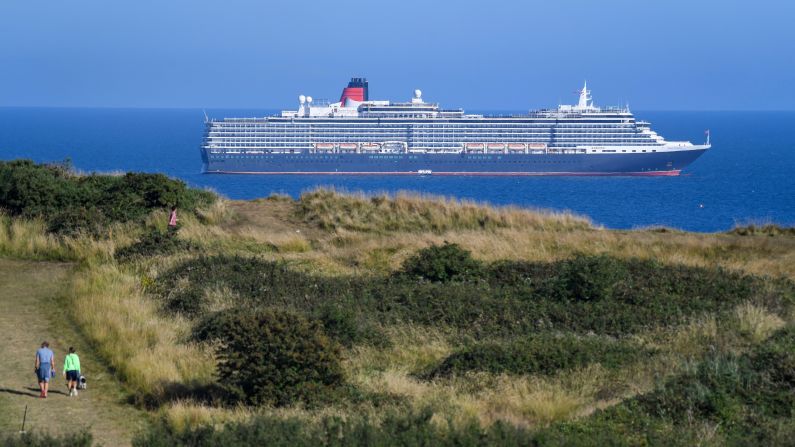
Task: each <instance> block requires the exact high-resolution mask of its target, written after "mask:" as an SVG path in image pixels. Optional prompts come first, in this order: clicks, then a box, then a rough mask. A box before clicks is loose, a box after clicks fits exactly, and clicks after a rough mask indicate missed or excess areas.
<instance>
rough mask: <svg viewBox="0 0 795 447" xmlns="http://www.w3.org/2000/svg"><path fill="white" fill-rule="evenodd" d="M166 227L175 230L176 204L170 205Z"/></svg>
mask: <svg viewBox="0 0 795 447" xmlns="http://www.w3.org/2000/svg"><path fill="white" fill-rule="evenodd" d="M168 229H169V230H172V231H174V230H176V229H177V206H176V205H174V206H172V207H171V214H169V216H168Z"/></svg>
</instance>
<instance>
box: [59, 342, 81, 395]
mask: <svg viewBox="0 0 795 447" xmlns="http://www.w3.org/2000/svg"><path fill="white" fill-rule="evenodd" d="M63 374H64V376H65V377H66V381H67V386H68V387H69V396H77V382H79V381H80V357H78V356H77V354H75V348H73V347H69V354H67V355H66V358H65V359H64V361H63Z"/></svg>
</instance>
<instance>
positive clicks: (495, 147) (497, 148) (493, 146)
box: [488, 143, 505, 151]
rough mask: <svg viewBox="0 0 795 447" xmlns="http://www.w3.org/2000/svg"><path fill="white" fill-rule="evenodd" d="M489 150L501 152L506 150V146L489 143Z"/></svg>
mask: <svg viewBox="0 0 795 447" xmlns="http://www.w3.org/2000/svg"><path fill="white" fill-rule="evenodd" d="M488 148H489V150H490V151H501V150H503V149H505V145H504V144H502V143H489V145H488Z"/></svg>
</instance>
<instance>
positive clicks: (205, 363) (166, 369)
mask: <svg viewBox="0 0 795 447" xmlns="http://www.w3.org/2000/svg"><path fill="white" fill-rule="evenodd" d="M67 296H68V298H69V301H70V304H71V305H70V306H69V310H70V311H71V313H72V315H71V316H72V318H73V319H74V320H75V322H76V323H77V324H78V325H80V327H81V330H82V333H83V334H84V335H85V336H86V337H87V338H89V339H90V341H91V342H92V344H93V345H94V346H96V347H97V350H98V352H99V353H100V355H102V356H103V358H105V360H106V361H107V362H108V363H109V364H110V366H111V367H112V368H113V369H114V370H115V371H116V372H117V374H118V375H119V377H120V378H121V379H122V380H123V381H124V382H126V383H127V384H128V386H130V387H131V388H132V389H134V390H135V391H136V392H138V393H142V394H145V395H153V396H158V395H160V394H162V393H163V392H164V391H165V388H166V387H167V386H168V385H169V384H172V383H180V384H184V385H194V384H199V385H200V384H207V383H209V382H210V381H211V380H212V374H213V369H214V368H213V367H212V365H213V363H214V360H213V356H212V354H211V353H210V352H209V351H208V349H207V348H202V347H199V346H198V345H194V344H189V343H185V342H184V339H185V335H186V334H187V333H188V330H189V328H188V323H187V322H186V321H184V320H182V319H180V318H173V317H168V318H166V317H162V316H160V314H159V313H158V309H157V305H156V304H155V302H153V301H152V300H151V299H149V298H147V297H145V296H144V295H143V294H142V292H141V290H140V283H139V277H137V276H136V275H134V274H132V273H129V272H125V271H123V270H121V269H120V268H119V267H117V266H115V265H111V264H106V265H101V266H94V267H92V268H90V269H87V270H84V271H82V272H80V273H78V274H77V276H76V277H75V278H74V280H73V282H72V285H71V289H70V290H69V291H68V294H67Z"/></svg>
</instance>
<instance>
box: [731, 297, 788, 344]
mask: <svg viewBox="0 0 795 447" xmlns="http://www.w3.org/2000/svg"><path fill="white" fill-rule="evenodd" d="M735 316H736V319H737V328H738V330H739V332H740V334H743V335H745V336H747V337H749V338H750V339H751V340H752V341H754V342H756V343H759V342H761V341H763V340H765V339H767V338H768V337H770V335H772V334H773V333H774V332H776V331H777V330H779V329H781V328H782V327H784V325H785V324H786V323H785V322H784V320H783V319H782V318H781V317H779V316H778V315H776V314H774V313H772V312H770V311H769V310H767V309H765V308H764V307H762V306H758V305H755V304H752V303H743V304H741V305H739V306H737V309H736V310H735Z"/></svg>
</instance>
